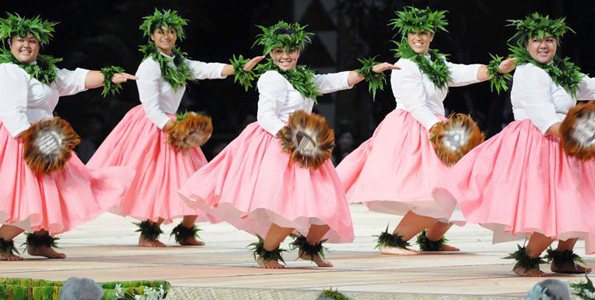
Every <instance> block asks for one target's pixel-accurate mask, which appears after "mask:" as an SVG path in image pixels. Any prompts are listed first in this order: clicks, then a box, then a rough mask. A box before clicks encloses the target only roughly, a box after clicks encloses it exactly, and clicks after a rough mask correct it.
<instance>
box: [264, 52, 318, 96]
mask: <svg viewBox="0 0 595 300" xmlns="http://www.w3.org/2000/svg"><path fill="white" fill-rule="evenodd" d="M254 71H255V72H256V74H258V75H257V76H260V75H262V74H264V72H266V71H277V72H279V73H280V74H281V75H283V77H285V79H287V81H289V83H291V85H292V86H293V88H295V89H296V90H297V91H298V92H300V94H301V95H302V96H304V97H306V98H311V99H312V101H314V104H318V102H317V101H316V97H317V96H320V95H321V93H320V92H318V90H317V89H316V87H315V86H314V71H312V70H310V69H308V67H306V66H303V65H297V66H295V69H293V70H288V71H284V70H281V69H280V68H279V67H278V66H277V65H276V64H275V62H274V61H273V60H272V59H271V58H269V59H267V62H266V63H265V64H259V65H258V66H257V67H256V68H254Z"/></svg>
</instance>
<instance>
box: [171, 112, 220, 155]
mask: <svg viewBox="0 0 595 300" xmlns="http://www.w3.org/2000/svg"><path fill="white" fill-rule="evenodd" d="M165 133H167V141H166V142H167V143H168V144H170V145H172V146H173V147H174V148H176V150H177V151H180V150H187V149H189V148H193V147H200V146H202V145H204V144H205V143H206V142H207V141H208V140H209V138H211V134H212V133H213V123H212V122H211V118H210V117H207V116H203V115H199V114H197V113H195V112H187V113H185V114H183V115H181V116H178V119H177V120H176V121H175V123H174V125H173V126H172V127H171V128H169V129H167V130H166V131H165Z"/></svg>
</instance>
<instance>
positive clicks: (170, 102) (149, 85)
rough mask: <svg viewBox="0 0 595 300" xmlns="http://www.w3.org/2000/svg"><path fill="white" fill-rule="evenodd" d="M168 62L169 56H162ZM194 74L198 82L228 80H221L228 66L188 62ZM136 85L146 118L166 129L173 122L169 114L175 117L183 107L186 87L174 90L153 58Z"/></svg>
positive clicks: (140, 69) (145, 63)
mask: <svg viewBox="0 0 595 300" xmlns="http://www.w3.org/2000/svg"><path fill="white" fill-rule="evenodd" d="M160 54H161V55H163V56H166V57H168V58H169V56H167V55H165V54H163V53H160ZM185 62H186V64H187V65H188V67H189V68H190V70H191V71H192V77H194V78H196V79H223V78H226V77H227V76H221V72H222V71H223V68H224V67H225V64H221V63H204V62H200V61H194V60H189V59H186V60H185ZM170 65H171V66H172V67H174V68H175V67H176V66H175V65H174V63H173V59H172V60H171V62H170ZM136 77H137V78H138V79H137V80H136V85H137V87H138V94H139V96H140V101H141V103H142V105H143V108H144V110H145V113H146V114H147V117H148V118H149V120H151V122H153V124H155V126H157V127H159V129H163V127H164V126H165V124H166V123H167V122H168V121H169V120H170V118H169V117H168V116H167V114H175V113H176V112H177V111H178V107H180V102H181V101H182V96H183V95H184V91H186V86H181V87H178V89H177V90H174V88H173V86H172V85H171V84H170V83H169V82H167V81H166V80H165V78H164V77H163V76H161V68H160V67H159V63H158V62H157V61H156V60H154V59H153V58H151V57H148V58H146V59H145V60H144V61H143V62H142V63H141V64H140V65H139V66H138V70H137V71H136Z"/></svg>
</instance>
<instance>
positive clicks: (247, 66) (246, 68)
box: [243, 56, 264, 72]
mask: <svg viewBox="0 0 595 300" xmlns="http://www.w3.org/2000/svg"><path fill="white" fill-rule="evenodd" d="M263 59H264V56H257V57H255V58H253V59H251V60H250V61H249V62H247V63H246V64H245V65H244V68H243V69H244V71H246V72H248V71H250V70H252V69H253V68H254V67H255V66H256V65H257V64H258V63H259V62H260V61H261V60H263Z"/></svg>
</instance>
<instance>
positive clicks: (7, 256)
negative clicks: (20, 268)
mask: <svg viewBox="0 0 595 300" xmlns="http://www.w3.org/2000/svg"><path fill="white" fill-rule="evenodd" d="M0 260H6V261H17V260H23V258H22V257H20V256H18V255H16V254H13V253H0Z"/></svg>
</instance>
